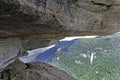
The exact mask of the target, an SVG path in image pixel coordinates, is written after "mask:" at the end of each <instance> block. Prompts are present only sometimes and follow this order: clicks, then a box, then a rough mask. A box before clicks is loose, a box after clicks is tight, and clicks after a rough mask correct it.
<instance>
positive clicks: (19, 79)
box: [0, 60, 75, 80]
mask: <svg viewBox="0 0 120 80" xmlns="http://www.w3.org/2000/svg"><path fill="white" fill-rule="evenodd" d="M0 80H75V79H74V78H73V77H71V76H69V75H68V74H67V73H66V72H64V71H62V70H58V69H57V68H55V67H53V66H51V65H49V64H45V63H30V64H23V63H22V62H20V61H19V60H16V61H15V62H14V63H12V64H11V65H9V66H8V67H7V68H6V69H5V71H3V72H2V73H1V74H0Z"/></svg>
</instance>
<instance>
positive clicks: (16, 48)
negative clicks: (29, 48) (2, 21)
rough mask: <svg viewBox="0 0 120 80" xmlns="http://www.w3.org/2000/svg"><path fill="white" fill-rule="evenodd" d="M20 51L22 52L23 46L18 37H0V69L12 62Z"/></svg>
mask: <svg viewBox="0 0 120 80" xmlns="http://www.w3.org/2000/svg"><path fill="white" fill-rule="evenodd" d="M21 53H23V47H22V45H21V41H20V40H19V39H17V38H7V39H0V69H4V68H5V67H6V66H8V65H9V64H10V63H12V62H13V61H14V60H15V58H16V57H17V55H19V54H21Z"/></svg>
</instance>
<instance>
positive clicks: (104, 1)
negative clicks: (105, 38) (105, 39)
mask: <svg viewBox="0 0 120 80" xmlns="http://www.w3.org/2000/svg"><path fill="white" fill-rule="evenodd" d="M119 7H120V1H119V0H60V1H59V0H1V1H0V8H1V10H0V23H1V26H4V28H6V29H28V28H29V29H40V28H45V27H47V28H48V27H49V28H50V27H51V28H65V29H70V30H79V31H90V30H111V31H112V30H115V31H119V30H120V26H119V24H120V15H119V13H120V8H119ZM3 20H4V21H3ZM8 25H9V26H8Z"/></svg>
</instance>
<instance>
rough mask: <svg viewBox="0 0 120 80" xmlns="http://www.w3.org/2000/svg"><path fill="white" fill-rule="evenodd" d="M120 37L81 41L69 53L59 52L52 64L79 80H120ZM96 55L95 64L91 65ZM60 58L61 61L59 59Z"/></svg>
mask: <svg viewBox="0 0 120 80" xmlns="http://www.w3.org/2000/svg"><path fill="white" fill-rule="evenodd" d="M118 46H120V35H118V34H115V35H112V36H106V37H102V38H91V39H79V40H78V41H77V42H75V43H74V44H73V45H72V46H71V47H70V48H69V49H68V52H62V51H58V52H56V54H55V56H54V61H53V62H52V63H50V64H52V65H54V66H56V67H58V68H59V69H62V70H65V71H66V72H68V73H69V74H70V75H72V76H73V77H74V78H76V79H77V80H120V48H119V47H118ZM91 54H94V57H93V64H90V58H91ZM58 57H59V59H57V58H58Z"/></svg>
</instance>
